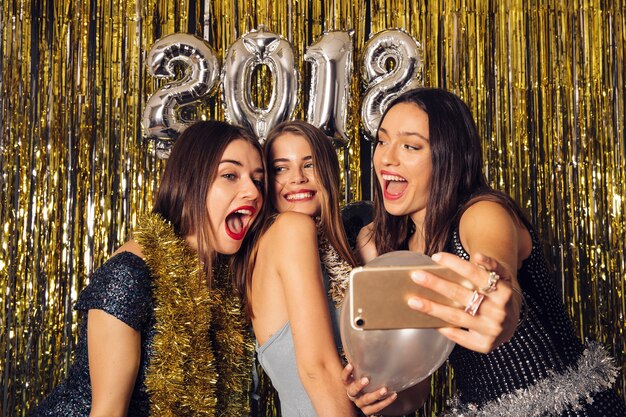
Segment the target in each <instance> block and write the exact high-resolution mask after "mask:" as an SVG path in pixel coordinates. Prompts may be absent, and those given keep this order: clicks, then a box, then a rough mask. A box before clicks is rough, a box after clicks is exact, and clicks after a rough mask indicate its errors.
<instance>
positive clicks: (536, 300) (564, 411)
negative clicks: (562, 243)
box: [446, 229, 626, 417]
mask: <svg viewBox="0 0 626 417" xmlns="http://www.w3.org/2000/svg"><path fill="white" fill-rule="evenodd" d="M531 236H532V241H533V247H532V251H531V254H530V256H529V257H528V259H526V260H525V261H524V262H523V265H522V268H521V269H520V270H519V271H518V281H519V283H520V286H521V289H522V293H523V295H524V298H525V307H524V309H525V312H522V314H523V315H525V316H526V317H525V319H524V320H523V321H522V322H521V324H520V326H519V327H518V329H517V331H516V333H515V335H514V336H513V338H512V339H511V340H510V341H509V342H507V343H505V344H503V345H502V346H500V347H498V348H497V349H495V350H494V351H493V352H491V353H489V354H482V353H478V352H474V351H470V350H468V349H465V348H463V347H461V346H458V345H457V346H456V347H455V349H454V350H453V351H452V354H451V355H450V358H449V360H450V363H451V365H452V367H453V368H454V374H455V379H456V387H457V397H456V398H455V400H454V401H453V402H452V409H451V410H450V411H449V412H448V413H447V414H446V416H448V415H449V416H453V415H454V416H478V415H487V414H485V413H481V412H480V410H481V408H482V409H483V410H486V409H489V413H488V415H490V416H500V415H502V416H505V415H506V416H511V415H517V413H518V412H519V413H522V414H520V415H524V416H530V415H536V416H563V417H570V416H571V417H573V416H580V417H582V416H605V417H612V416H615V417H618V416H620V417H624V416H626V407H625V406H624V402H623V400H622V399H620V398H619V396H618V395H617V394H616V393H615V391H613V390H611V389H606V387H608V386H610V385H611V384H612V382H613V381H597V382H598V383H597V384H593V383H592V382H594V381H590V379H591V378H592V375H590V372H595V373H596V374H594V377H596V378H598V379H613V378H614V376H613V377H612V376H611V375H610V372H609V371H611V370H615V367H614V365H613V364H612V363H610V362H611V361H610V358H608V356H606V355H605V356H606V358H607V359H605V358H604V357H602V353H603V352H604V353H606V352H605V351H604V349H602V348H601V347H600V346H599V345H593V344H592V345H591V347H590V348H589V349H587V350H585V347H584V346H583V344H582V343H581V342H580V341H579V340H578V338H577V337H576V333H575V330H574V327H573V324H572V322H571V320H570V319H569V317H568V315H567V312H566V310H565V307H564V305H563V303H562V301H561V297H560V294H559V290H558V289H557V287H556V285H555V283H554V282H553V280H552V276H551V274H550V272H549V269H548V267H547V264H546V262H545V259H544V257H543V254H542V251H541V248H540V245H539V241H538V238H537V236H536V234H535V233H534V232H533V231H531ZM447 250H448V251H449V252H452V253H455V254H456V255H458V256H460V257H461V258H464V259H469V255H468V253H467V252H466V251H465V249H464V248H463V246H462V245H461V241H460V239H459V234H458V229H457V230H456V231H455V232H454V233H453V236H452V238H451V240H450V244H449V247H448V249H447ZM594 346H595V347H594ZM598 349H600V352H599V353H598V352H596V351H597V350H598ZM590 351H593V352H592V353H590ZM592 356H593V358H592V359H593V360H592V361H591V362H592V363H591V365H590V366H588V367H587V368H584V366H585V363H586V362H590V361H588V360H587V359H588V358H591V357H592ZM583 369H590V371H589V372H588V371H587V370H585V371H584V372H586V373H587V375H578V374H579V373H580V372H578V371H582V370H583ZM607 370H608V371H607ZM605 371H606V372H605ZM563 375H567V376H568V377H566V378H563V377H562V376H563ZM569 375H573V376H572V377H571V378H569ZM559 376H561V378H559ZM576 377H579V379H580V381H577V380H576ZM585 377H586V378H585ZM592 386H593V387H603V388H601V389H599V390H595V392H594V391H593V390H592V391H591V392H585V394H584V395H581V396H578V394H576V395H574V396H573V398H575V400H574V401H572V403H570V404H567V403H566V405H563V403H559V402H558V401H554V398H556V397H558V396H563V397H564V398H565V397H566V396H567V395H564V394H568V393H569V395H570V398H571V397H572V395H571V393H573V392H578V391H580V390H581V387H585V388H584V389H588V388H589V387H592ZM577 390H578V391H577ZM548 393H549V394H548ZM505 400H506V401H505ZM507 401H508V404H507V408H506V410H505V408H504V403H505V402H507ZM516 402H517V404H516ZM516 405H517V407H516ZM524 410H526V411H524ZM528 410H532V411H531V412H530V414H529V412H528Z"/></svg>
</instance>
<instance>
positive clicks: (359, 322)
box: [349, 263, 474, 330]
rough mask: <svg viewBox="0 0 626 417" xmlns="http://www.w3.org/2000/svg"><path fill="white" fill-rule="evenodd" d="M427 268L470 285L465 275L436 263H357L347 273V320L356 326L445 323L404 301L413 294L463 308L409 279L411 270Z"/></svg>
mask: <svg viewBox="0 0 626 417" xmlns="http://www.w3.org/2000/svg"><path fill="white" fill-rule="evenodd" d="M418 269H423V270H427V271H429V272H431V273H434V274H436V275H438V276H440V277H442V278H444V279H447V280H448V281H452V282H456V283H458V284H461V285H463V286H464V287H466V288H468V289H472V290H473V289H474V286H473V285H472V283H471V282H470V281H468V280H467V279H466V278H464V277H462V276H460V275H458V274H457V273H455V272H453V271H452V270H450V269H448V268H446V267H444V266H441V265H438V264H434V263H433V265H419V266H377V267H370V266H366V267H358V268H354V269H353V270H352V272H351V273H350V287H349V288H350V306H349V308H350V323H351V325H352V327H353V328H354V329H356V330H386V329H404V328H437V327H447V326H451V325H450V324H449V323H447V322H445V321H443V320H441V319H438V318H436V317H432V316H429V315H427V314H424V313H420V312H419V311H416V310H413V309H411V308H410V307H409V306H408V304H407V302H408V300H409V298H410V297H412V296H414V295H416V296H419V297H422V298H426V299H429V300H433V301H435V302H437V303H440V304H445V305H448V306H452V307H457V308H463V307H464V306H462V305H460V304H458V303H455V302H454V301H452V300H451V299H449V298H446V297H444V296H442V295H440V294H439V293H436V292H434V291H431V290H429V289H427V288H424V287H421V286H419V285H418V284H416V283H415V282H413V280H412V279H411V272H413V271H416V270H418Z"/></svg>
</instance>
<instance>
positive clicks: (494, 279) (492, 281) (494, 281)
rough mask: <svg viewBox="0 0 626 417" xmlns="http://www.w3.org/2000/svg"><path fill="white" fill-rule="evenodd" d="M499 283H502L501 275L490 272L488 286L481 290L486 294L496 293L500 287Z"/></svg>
mask: <svg viewBox="0 0 626 417" xmlns="http://www.w3.org/2000/svg"><path fill="white" fill-rule="evenodd" d="M498 281H500V275H498V274H496V273H495V272H494V271H489V278H488V279H487V286H485V287H483V288H481V289H480V290H481V291H482V292H483V293H485V294H489V293H490V292H494V291H495V290H496V287H497V286H498Z"/></svg>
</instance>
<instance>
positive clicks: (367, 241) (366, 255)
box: [355, 223, 378, 264]
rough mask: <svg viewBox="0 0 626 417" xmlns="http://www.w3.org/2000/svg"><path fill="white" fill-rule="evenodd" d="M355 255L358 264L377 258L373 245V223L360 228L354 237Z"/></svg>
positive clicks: (374, 245)
mask: <svg viewBox="0 0 626 417" xmlns="http://www.w3.org/2000/svg"><path fill="white" fill-rule="evenodd" d="M355 251H356V254H357V256H358V258H359V262H361V263H363V264H365V263H367V262H369V261H371V260H372V259H374V258H375V257H377V256H378V252H377V251H376V244H375V243H374V223H369V224H367V225H365V226H363V227H362V228H361V230H360V231H359V234H358V236H357V237H356V248H355Z"/></svg>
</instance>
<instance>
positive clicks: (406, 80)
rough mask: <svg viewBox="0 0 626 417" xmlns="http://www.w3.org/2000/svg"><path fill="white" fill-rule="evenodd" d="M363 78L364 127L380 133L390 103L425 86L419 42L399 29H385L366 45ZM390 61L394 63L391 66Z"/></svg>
mask: <svg viewBox="0 0 626 417" xmlns="http://www.w3.org/2000/svg"><path fill="white" fill-rule="evenodd" d="M363 55H364V57H363V72H364V73H363V77H364V80H365V84H366V86H367V90H366V92H365V98H364V99H363V106H362V107H361V118H362V120H363V127H364V128H365V131H366V132H367V134H368V135H369V137H370V138H374V137H375V136H376V131H377V130H378V125H379V124H380V118H381V117H382V115H383V113H384V112H385V109H386V108H387V105H388V104H389V103H390V102H391V101H392V100H393V99H394V98H396V97H397V96H398V95H400V94H402V93H403V92H405V91H407V90H410V89H412V88H416V87H419V86H421V85H422V80H421V77H420V74H421V73H420V71H421V68H422V58H421V54H420V45H419V43H418V42H417V41H416V40H415V39H414V38H413V37H412V36H411V35H409V34H408V33H406V32H404V31H402V30H399V29H390V30H384V31H382V32H379V33H377V34H376V35H374V36H373V37H372V38H371V39H370V40H369V41H368V42H367V44H366V45H365V52H364V54H363ZM389 60H392V61H393V65H388V64H389Z"/></svg>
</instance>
